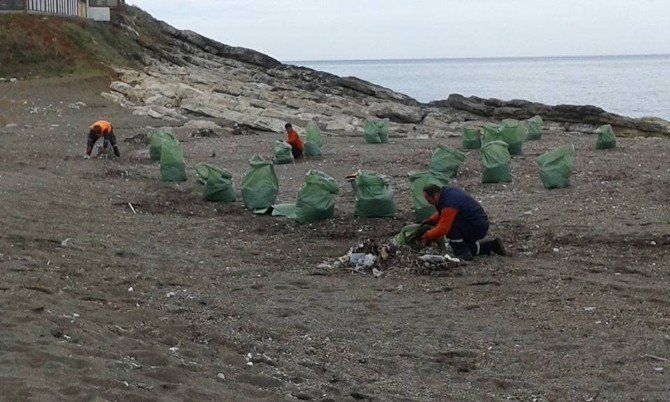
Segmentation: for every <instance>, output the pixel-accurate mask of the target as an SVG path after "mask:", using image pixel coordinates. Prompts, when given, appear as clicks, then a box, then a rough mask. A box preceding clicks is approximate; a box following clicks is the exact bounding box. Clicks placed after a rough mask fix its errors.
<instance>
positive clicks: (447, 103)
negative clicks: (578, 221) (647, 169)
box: [430, 94, 670, 135]
mask: <svg viewBox="0 0 670 402" xmlns="http://www.w3.org/2000/svg"><path fill="white" fill-rule="evenodd" d="M430 104H431V105H433V106H441V107H447V108H451V109H456V110H463V111H467V112H470V113H472V114H475V115H477V116H482V117H486V118H494V119H507V118H511V119H519V120H523V119H528V118H530V117H533V116H535V115H540V116H542V118H543V119H545V120H549V121H555V122H559V123H580V124H588V125H595V126H599V125H603V124H611V125H612V127H614V128H615V129H616V130H617V131H618V132H622V131H623V132H629V133H631V134H635V133H642V134H648V135H670V125H669V124H668V122H667V121H664V120H662V119H652V118H649V119H645V118H643V119H634V118H630V117H625V116H620V115H618V114H614V113H609V112H606V111H605V110H603V109H601V108H599V107H596V106H590V105H585V106H579V105H557V106H549V105H545V104H542V103H536V102H529V101H525V100H511V101H503V100H500V99H482V98H478V97H476V96H471V97H467V98H466V97H464V96H462V95H459V94H452V95H449V97H448V98H447V99H446V100H444V101H437V102H431V103H430Z"/></svg>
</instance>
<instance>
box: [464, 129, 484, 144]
mask: <svg viewBox="0 0 670 402" xmlns="http://www.w3.org/2000/svg"><path fill="white" fill-rule="evenodd" d="M461 132H462V134H463V135H462V136H463V149H479V148H481V147H482V140H481V138H480V137H479V129H478V128H471V127H463V128H462V129H461Z"/></svg>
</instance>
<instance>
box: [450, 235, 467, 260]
mask: <svg viewBox="0 0 670 402" xmlns="http://www.w3.org/2000/svg"><path fill="white" fill-rule="evenodd" d="M449 245H450V246H451V248H452V249H453V250H454V257H456V258H458V259H459V260H464V261H471V260H472V253H471V252H470V247H468V245H467V244H465V242H464V241H463V240H457V241H454V240H451V241H450V242H449Z"/></svg>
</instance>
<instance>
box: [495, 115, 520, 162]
mask: <svg viewBox="0 0 670 402" xmlns="http://www.w3.org/2000/svg"><path fill="white" fill-rule="evenodd" d="M524 136H525V130H524V128H523V124H521V123H520V122H519V121H518V120H514V119H505V120H503V121H502V125H501V126H500V137H501V138H502V140H503V141H505V142H506V143H507V145H508V147H507V150H508V151H509V153H510V155H521V151H522V149H523V140H524Z"/></svg>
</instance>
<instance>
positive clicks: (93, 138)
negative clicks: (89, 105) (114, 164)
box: [84, 120, 121, 159]
mask: <svg viewBox="0 0 670 402" xmlns="http://www.w3.org/2000/svg"><path fill="white" fill-rule="evenodd" d="M99 138H102V139H103V142H102V151H101V152H99V153H98V155H100V154H101V153H104V151H106V150H107V146H108V145H110V144H111V145H112V148H113V149H114V155H116V156H117V157H121V153H120V152H119V147H118V146H117V145H116V136H115V135H114V128H113V127H112V124H111V123H110V122H108V121H105V120H99V121H96V122H95V123H93V125H91V129H90V130H89V132H88V140H87V141H86V155H84V159H90V158H91V152H92V151H93V145H95V143H96V142H97V141H98V139H99ZM98 155H96V156H98Z"/></svg>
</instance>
